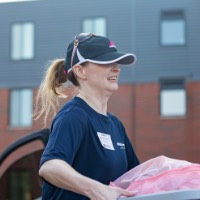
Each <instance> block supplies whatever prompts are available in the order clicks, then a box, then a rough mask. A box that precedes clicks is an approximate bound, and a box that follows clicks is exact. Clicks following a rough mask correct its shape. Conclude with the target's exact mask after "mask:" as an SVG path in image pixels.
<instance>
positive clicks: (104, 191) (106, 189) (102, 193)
mask: <svg viewBox="0 0 200 200" xmlns="http://www.w3.org/2000/svg"><path fill="white" fill-rule="evenodd" d="M136 194H137V191H128V190H124V189H121V188H116V187H112V186H107V185H103V184H102V185H101V186H100V187H99V188H95V187H94V193H92V197H91V196H90V197H89V198H90V199H91V200H117V199H118V197H120V196H126V197H132V196H135V195H136Z"/></svg>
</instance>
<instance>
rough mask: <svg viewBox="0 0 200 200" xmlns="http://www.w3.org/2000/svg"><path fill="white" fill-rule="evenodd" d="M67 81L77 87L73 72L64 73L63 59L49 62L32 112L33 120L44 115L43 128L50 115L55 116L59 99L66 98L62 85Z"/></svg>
mask: <svg viewBox="0 0 200 200" xmlns="http://www.w3.org/2000/svg"><path fill="white" fill-rule="evenodd" d="M68 79H69V80H70V81H71V82H72V83H73V84H74V85H75V86H79V84H78V81H77V80H76V77H75V76H74V74H73V72H70V73H69V74H66V73H65V71H64V59H55V60H53V61H51V62H50V64H49V67H48V68H47V70H46V72H45V74H44V78H43V81H42V82H41V85H40V88H39V90H38V94H37V96H36V104H35V111H34V116H35V119H38V118H40V117H41V116H43V115H44V120H43V123H44V126H46V124H47V119H48V116H49V114H50V113H53V117H54V116H55V115H56V107H57V106H59V105H60V102H59V99H60V98H67V97H68V96H67V95H66V94H65V93H64V88H65V84H64V83H66V82H67V80H68Z"/></svg>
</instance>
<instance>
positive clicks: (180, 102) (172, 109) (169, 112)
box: [160, 79, 186, 117]
mask: <svg viewBox="0 0 200 200" xmlns="http://www.w3.org/2000/svg"><path fill="white" fill-rule="evenodd" d="M160 113H161V116H163V117H176V116H178V117H181V116H185V115H186V90H185V86H184V80H183V79H179V80H162V81H161V90H160Z"/></svg>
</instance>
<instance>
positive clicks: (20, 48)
mask: <svg viewBox="0 0 200 200" xmlns="http://www.w3.org/2000/svg"><path fill="white" fill-rule="evenodd" d="M33 57H34V24H33V23H28V22H27V23H21V24H20V23H17V24H13V25H12V28H11V58H12V59H13V60H21V59H32V58H33Z"/></svg>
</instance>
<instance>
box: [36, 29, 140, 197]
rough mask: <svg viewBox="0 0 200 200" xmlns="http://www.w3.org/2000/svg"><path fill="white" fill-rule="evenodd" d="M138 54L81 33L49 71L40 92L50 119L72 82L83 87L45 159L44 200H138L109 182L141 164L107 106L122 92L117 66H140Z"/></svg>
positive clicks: (60, 118) (55, 127) (61, 116)
mask: <svg viewBox="0 0 200 200" xmlns="http://www.w3.org/2000/svg"><path fill="white" fill-rule="evenodd" d="M135 59H136V58H135V56H134V55H133V54H126V53H122V52H119V51H117V49H116V46H115V45H114V43H113V42H112V41H110V40H109V39H108V38H105V37H101V36H96V35H93V34H91V33H81V34H79V35H77V36H76V37H75V39H74V41H73V42H72V43H71V44H70V45H69V47H68V50H67V56H66V59H65V60H62V59H61V60H55V61H53V62H52V64H51V66H50V67H49V68H48V70H47V73H46V76H45V78H44V81H43V83H42V84H41V88H40V90H39V93H38V95H39V96H38V99H41V102H42V110H41V112H40V113H39V116H41V115H43V114H44V116H45V121H46V119H47V117H48V114H49V113H50V111H51V110H52V109H53V110H55V102H57V101H58V99H57V97H63V96H65V94H63V93H62V86H63V84H64V83H66V81H67V80H69V81H71V82H72V83H73V84H74V85H75V86H77V87H78V89H79V91H78V94H77V96H76V97H74V98H73V99H71V100H70V101H69V102H67V103H66V104H65V105H64V106H63V107H62V108H61V110H60V111H59V112H58V113H57V115H56V116H55V118H54V120H53V122H52V125H51V134H50V138H49V141H48V144H47V146H46V148H45V150H44V153H43V155H42V158H41V166H40V170H39V175H40V176H41V177H43V179H44V183H43V194H42V197H43V199H45V200H46V199H48V200H49V199H56V200H58V199H61V200H86V199H92V200H116V199H117V198H118V197H119V196H121V195H123V196H134V195H135V193H136V191H126V190H122V189H119V188H113V187H111V186H109V183H110V181H114V180H115V179H116V178H118V177H119V176H121V175H122V174H123V173H125V172H127V171H128V170H129V169H131V168H133V167H135V166H137V165H138V164H139V161H138V159H137V156H136V155H135V153H134V151H133V149H132V147H131V144H130V141H129V139H128V137H127V135H126V133H125V129H124V127H123V125H122V123H121V122H120V121H119V120H118V119H117V118H116V117H115V116H113V115H111V114H110V113H108V112H107V102H108V99H109V97H110V96H111V95H112V93H113V92H114V91H116V90H117V89H118V77H119V73H120V68H119V66H118V64H123V65H128V64H133V63H134V62H135Z"/></svg>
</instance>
